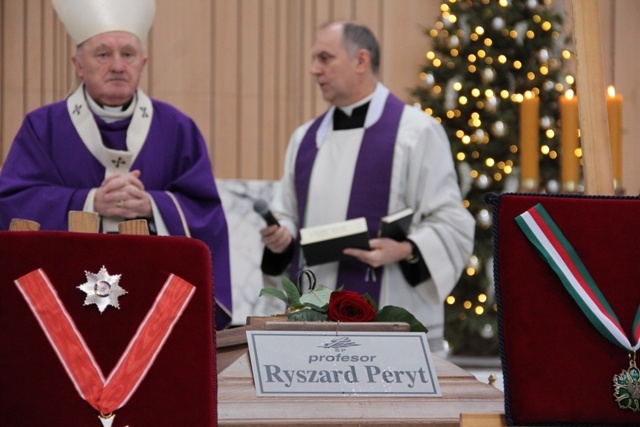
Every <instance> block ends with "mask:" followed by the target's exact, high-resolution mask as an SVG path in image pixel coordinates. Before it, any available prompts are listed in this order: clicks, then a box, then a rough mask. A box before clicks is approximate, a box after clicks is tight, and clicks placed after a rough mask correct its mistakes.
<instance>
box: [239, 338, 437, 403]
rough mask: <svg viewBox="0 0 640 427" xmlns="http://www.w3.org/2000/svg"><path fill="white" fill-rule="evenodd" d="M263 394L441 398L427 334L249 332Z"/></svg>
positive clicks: (256, 379) (258, 386)
mask: <svg viewBox="0 0 640 427" xmlns="http://www.w3.org/2000/svg"><path fill="white" fill-rule="evenodd" d="M247 341H248V343H249V355H250V357H251V366H252V369H253V378H254V383H255V386H256V393H257V395H258V396H291V395H295V396H384V397H388V396H403V397H412V396H413V397H429V396H431V397H440V396H442V394H441V392H440V385H439V384H438V377H437V376H436V373H435V370H434V369H433V363H432V362H431V352H430V351H429V344H428V342H427V338H426V334H424V333H419V332H335V331H332V332H329V331H323V332H309V331H296V332H291V331H247Z"/></svg>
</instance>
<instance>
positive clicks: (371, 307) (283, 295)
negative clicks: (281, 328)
mask: <svg viewBox="0 0 640 427" xmlns="http://www.w3.org/2000/svg"><path fill="white" fill-rule="evenodd" d="M303 277H307V278H308V279H309V288H308V290H307V291H306V292H303V291H302V284H301V282H302V279H303ZM297 282H298V283H297V285H296V284H294V283H293V282H292V281H291V280H290V279H288V278H287V277H284V278H283V279H282V287H283V289H284V292H283V291H281V290H279V289H272V288H264V289H262V290H261V291H260V296H262V295H268V296H273V297H276V298H278V299H280V300H282V301H284V303H285V304H287V314H288V320H290V321H308V322H317V321H333V322H373V321H375V322H406V323H408V324H409V328H410V331H411V332H425V333H426V332H427V331H428V330H427V328H426V327H425V326H424V325H423V324H422V323H420V321H419V320H418V319H416V318H415V316H413V315H412V314H411V313H409V312H408V311H407V310H405V309H404V308H402V307H396V306H393V305H387V306H385V307H383V308H382V309H380V310H378V305H377V303H376V302H375V300H374V299H373V298H371V296H369V294H364V295H361V294H359V293H357V292H352V291H345V290H343V289H342V287H340V288H339V289H337V290H335V291H332V290H331V289H329V288H327V287H326V286H323V285H318V286H316V284H315V276H314V275H313V273H312V272H311V271H309V270H305V271H303V272H302V273H301V274H300V276H298V280H297Z"/></svg>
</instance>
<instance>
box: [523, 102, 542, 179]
mask: <svg viewBox="0 0 640 427" xmlns="http://www.w3.org/2000/svg"><path fill="white" fill-rule="evenodd" d="M539 117H540V99H539V98H538V97H536V96H535V95H534V94H533V93H532V92H529V91H527V92H526V93H525V94H524V98H523V99H522V102H521V103H520V187H521V189H522V190H524V191H536V190H537V189H538V186H539V175H540V165H539V162H540V154H539V153H540V148H539V140H540V124H539Z"/></svg>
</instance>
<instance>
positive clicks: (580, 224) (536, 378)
mask: <svg viewBox="0 0 640 427" xmlns="http://www.w3.org/2000/svg"><path fill="white" fill-rule="evenodd" d="M537 203H542V205H543V206H544V208H545V209H546V210H547V211H548V212H549V215H550V216H551V217H552V219H553V220H554V222H555V223H556V224H557V225H558V227H559V228H560V229H561V230H562V233H563V234H564V236H565V237H566V238H567V240H568V241H569V242H570V243H571V245H572V246H573V247H574V249H575V250H576V252H577V253H578V255H579V256H580V258H581V259H582V261H583V262H584V264H585V266H586V268H587V269H588V270H589V272H590V273H591V275H592V277H593V279H594V280H595V282H596V283H597V284H598V286H599V288H600V290H601V291H602V294H603V295H604V296H605V297H606V299H607V300H608V301H609V303H610V305H611V307H612V308H613V310H614V311H615V313H616V314H617V316H618V319H619V320H620V323H621V325H622V326H623V328H624V329H625V331H626V332H627V335H628V336H629V337H631V328H632V324H633V319H634V316H635V313H636V310H637V309H638V306H639V305H640V274H639V273H638V242H640V200H638V199H631V198H605V197H598V198H588V197H560V196H558V197H554V196H542V195H531V196H528V195H504V196H502V197H501V198H500V199H499V201H497V202H496V204H497V208H496V209H497V210H496V211H495V212H497V216H496V218H495V219H494V220H495V221H497V222H496V224H497V229H496V230H497V238H496V240H495V245H496V246H495V247H496V258H495V263H496V264H495V267H496V295H497V297H498V309H499V330H500V334H501V342H500V345H501V352H502V366H503V372H504V380H505V405H506V408H505V409H506V413H507V418H508V421H509V424H510V425H536V424H537V425H540V424H547V425H549V424H552V425H553V424H569V423H573V424H583V425H604V424H612V425H640V413H634V412H632V411H631V410H628V409H620V408H619V407H618V405H617V403H616V402H615V401H614V397H613V391H614V390H613V376H614V375H616V374H620V372H621V371H622V370H623V369H627V368H628V366H629V359H628V356H627V352H626V351H625V350H624V349H622V348H620V347H617V346H616V345H614V344H612V343H611V342H609V341H608V340H606V339H605V338H604V337H603V336H602V335H601V334H600V333H599V332H598V331H597V330H596V329H595V328H594V327H593V326H592V325H591V323H590V322H589V321H588V319H587V318H586V316H585V315H584V314H583V313H582V311H581V310H580V309H579V307H578V305H577V303H576V302H575V301H574V300H573V299H572V298H571V296H570V295H569V293H568V292H567V291H566V290H565V288H564V287H563V285H562V283H561V282H560V279H559V278H558V276H557V275H556V274H555V273H554V272H553V271H552V270H551V267H549V265H548V264H547V263H546V262H545V261H544V260H543V259H542V257H541V255H540V254H538V252H537V251H536V249H535V248H534V246H533V245H532V244H531V243H530V242H529V241H528V240H527V239H526V237H525V235H524V233H523V232H522V231H521V230H520V228H519V227H518V226H517V224H516V222H515V220H514V218H515V217H516V216H518V215H520V214H521V213H523V212H524V211H526V210H527V209H529V208H531V207H533V206H534V205H535V204H537Z"/></svg>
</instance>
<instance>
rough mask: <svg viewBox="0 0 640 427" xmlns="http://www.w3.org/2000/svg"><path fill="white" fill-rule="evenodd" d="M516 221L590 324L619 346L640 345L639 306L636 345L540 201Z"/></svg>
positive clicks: (634, 333)
mask: <svg viewBox="0 0 640 427" xmlns="http://www.w3.org/2000/svg"><path fill="white" fill-rule="evenodd" d="M516 223H517V224H518V226H519V227H520V229H521V230H522V231H523V232H524V234H525V235H526V237H527V238H528V239H529V241H530V242H531V243H532V244H533V245H534V246H535V247H536V249H537V250H538V251H539V252H540V254H541V255H542V257H543V258H544V260H545V261H546V262H547V263H548V264H549V265H550V266H551V268H552V269H553V270H554V272H555V273H556V274H557V275H558V277H559V278H560V281H561V282H562V284H563V285H564V287H565V289H566V290H567V291H568V292H569V294H570V295H571V297H572V298H573V299H574V300H575V301H576V302H577V303H578V306H579V307H580V309H581V310H582V312H583V313H584V314H585V315H586V316H587V318H588V319H589V321H590V322H591V324H593V326H594V327H595V328H596V329H597V330H598V331H599V332H600V333H601V334H602V335H603V336H604V337H605V338H607V339H608V340H609V341H611V342H612V343H614V344H615V345H617V346H619V347H622V348H624V349H626V350H628V351H630V352H635V351H636V350H637V349H638V348H640V307H639V308H638V311H637V312H636V316H635V319H634V321H633V340H634V342H635V344H632V343H631V342H630V341H629V338H628V337H627V335H626V333H625V332H624V329H623V328H622V326H621V325H620V321H619V320H618V318H617V316H616V314H615V313H614V311H613V309H612V308H611V306H610V305H609V303H608V302H607V300H606V298H605V297H604V295H602V293H601V292H600V289H599V288H598V285H597V284H596V283H595V281H594V280H593V278H592V277H591V275H590V274H589V271H587V268H586V267H585V265H584V264H583V263H582V260H581V259H580V257H579V256H578V254H577V253H576V251H575V250H574V249H573V247H572V246H571V244H570V243H569V241H568V240H567V239H566V238H565V237H564V235H563V234H562V231H560V228H558V226H557V225H556V224H555V222H554V221H553V219H552V218H551V216H550V215H549V213H548V212H547V211H546V209H545V208H544V207H543V206H542V205H541V204H539V203H538V204H537V205H535V206H534V207H532V208H531V209H529V210H527V211H526V212H524V213H522V214H521V215H519V216H518V217H516Z"/></svg>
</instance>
